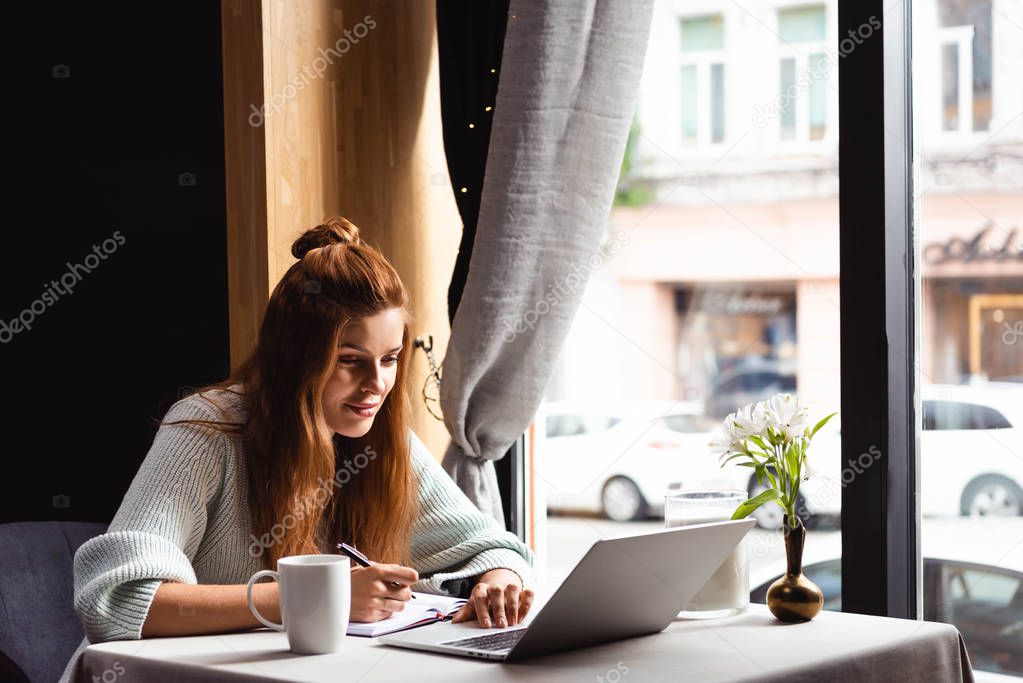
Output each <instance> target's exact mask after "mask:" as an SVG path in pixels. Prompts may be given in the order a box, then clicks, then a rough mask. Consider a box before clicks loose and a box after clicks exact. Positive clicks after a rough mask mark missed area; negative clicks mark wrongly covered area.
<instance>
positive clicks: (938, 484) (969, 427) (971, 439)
mask: <svg viewBox="0 0 1023 683" xmlns="http://www.w3.org/2000/svg"><path fill="white" fill-rule="evenodd" d="M921 398H922V400H921V405H922V409H923V410H922V413H923V415H922V426H923V431H922V434H921V439H920V482H921V483H920V505H921V511H922V514H924V515H925V516H928V517H937V516H958V515H964V516H973V517H985V516H1009V517H1016V516H1019V515H1021V514H1023V387H1020V386H1018V385H1015V384H1012V383H999V382H990V383H987V384H983V385H976V384H971V385H967V386H959V385H939V384H932V385H925V386H924V387H923V388H922V390H921ZM879 455H880V449H879V448H877V449H875V450H874V451H868V452H867V453H865V454H862V457H860V458H857V462H856V463H853V464H850V463H849V459H848V458H846V459H844V460H843V458H842V450H841V422H840V419H839V418H836V419H834V420H832V421H831V422H830V423H829V424H828V425H827V426H826V427H825V428H824V429H823V430H822V431H821V432H819V433H818V434H817V436H816V437H815V438H814V441H813V444H812V445H811V447H810V451H809V458H808V472H807V474H808V477H809V478H808V479H807V480H806V481H804V482H803V484H802V486H801V487H800V501H799V503H797V507H800V508H802V509H803V510H804V516H805V517H806V518H808V521H809V522H810V524H809V525H808V526H812V523H813V522H814V521H815V520H817V519H820V518H822V517H830V516H835V515H838V514H839V512H840V508H841V494H842V489H843V488H844V485H845V484H846V483H848V482H849V481H852V479H853V478H855V477H856V476H858V474H859V472H860V471H862V470H863V469H865V468H866V467H870V466H871V463H872V462H876V457H875V458H874V459H872V458H871V457H870V456H879ZM743 475H745V482H746V487H747V488H748V490H749V492H750V495H755V494H757V493H759V492H760V491H762V490H763V487H762V486H760V485H757V483H756V481H755V479H754V478H753V477H752V476H750V475H749V473H748V472H745V471H744V472H742V473H739V474H733V475H727V474H719V475H717V476H716V477H715V478H714V479H711V480H708V481H706V482H699V483H697V484H696V485H697V486H699V485H706V486H712V485H728V486H730V487H732V488H734V487H740V488H741V487H742V485H743ZM754 516H755V517H756V518H757V522H758V524H759V526H761V527H762V528H777V527H778V526H780V524H781V509H780V508H779V507H778V506H777V505H765V506H762V507H761V508H760V509H759V510H757V512H756V513H755V515H754Z"/></svg>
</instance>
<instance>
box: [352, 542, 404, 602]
mask: <svg viewBox="0 0 1023 683" xmlns="http://www.w3.org/2000/svg"><path fill="white" fill-rule="evenodd" d="M337 550H338V552H339V553H341V554H343V555H347V556H348V557H350V558H352V559H353V560H354V561H355V562H356V563H357V564H358V565H359V566H360V567H369V566H371V565H372V564H373V563H372V562H370V561H369V558H368V557H366V556H365V555H363V554H362V553H360V552H359V551H358V550H356V549H355V548H353V547H352V546H350V545H348V544H347V543H338V544H337ZM391 585H392V586H401V584H400V583H398V582H397V581H391ZM412 599H413V600H415V599H416V596H415V593H413V594H412Z"/></svg>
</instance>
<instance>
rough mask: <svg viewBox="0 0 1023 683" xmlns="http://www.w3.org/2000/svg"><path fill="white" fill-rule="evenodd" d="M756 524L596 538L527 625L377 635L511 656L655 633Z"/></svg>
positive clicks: (394, 641)
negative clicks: (498, 628) (597, 539)
mask: <svg viewBox="0 0 1023 683" xmlns="http://www.w3.org/2000/svg"><path fill="white" fill-rule="evenodd" d="M754 524H755V521H754V520H753V519H741V520H736V521H727V522H710V523H706V524H695V525H692V526H686V527H679V528H675V529H665V530H663V531H656V532H653V533H649V534H643V535H639V536H626V537H622V538H613V539H606V540H602V541H597V542H596V543H594V544H593V547H591V548H590V549H589V551H588V552H587V553H586V555H585V556H584V557H583V558H582V559H581V560H580V561H579V564H577V565H576V566H575V569H573V570H572V573H571V574H569V575H568V578H566V579H565V581H564V582H563V583H562V584H561V586H559V587H558V589H557V590H556V591H555V592H554V594H553V595H552V596H551V597H550V600H548V601H547V603H546V604H545V605H544V606H543V607H542V608H540V610H539V611H537V612H536V614H535V615H534V616H533V618H532V619H531V620H529V622H528V624H527V625H525V626H523V625H515V626H511V627H508V628H506V629H501V630H496V629H480V628H478V627H476V626H475V625H474V624H467V625H463V624H450V623H442V624H435V625H432V626H425V627H422V628H416V629H412V630H409V631H401V632H399V633H393V634H390V635H386V636H382V637H381V638H379V641H380V642H381V643H385V644H387V645H392V646H395V647H406V648H411V649H413V650H426V651H428V652H441V653H445V654H452V655H461V656H463V657H478V658H482V659H491V660H498V661H506V662H511V661H516V660H521V659H527V658H529V657H537V656H539V655H545V654H550V653H554V652H561V651H564V650H573V649H576V648H581V647H587V646H590V645H597V644H599V643H606V642H610V641H614V640H623V639H625V638H633V637H636V636H642V635H647V634H650V633H657V632H659V631H663V630H664V629H665V628H667V626H668V624H670V623H671V621H672V619H674V618H675V615H677V614H678V613H679V611H680V610H682V608H683V607H685V605H686V604H687V603H688V602H689V601H690V600H691V599H692V598H693V597H694V596H695V595H696V593H697V592H698V591H699V590H700V588H702V587H703V584H704V583H706V581H707V579H709V578H710V576H711V574H713V573H714V571H715V570H716V569H717V568H718V567H719V566H721V563H722V562H723V561H724V560H725V558H726V557H727V556H728V554H729V553H731V552H732V550H733V549H734V548H735V546H736V545H737V544H738V543H739V541H741V540H742V538H743V536H745V535H746V533H747V532H748V531H749V530H750V529H751V528H753V525H754Z"/></svg>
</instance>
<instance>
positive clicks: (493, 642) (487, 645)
mask: <svg viewBox="0 0 1023 683" xmlns="http://www.w3.org/2000/svg"><path fill="white" fill-rule="evenodd" d="M525 632H526V629H524V628H517V629H515V630H513V631H500V632H498V633H488V634H486V635H483V636H472V637H470V638H460V639H458V640H449V641H447V642H445V643H441V645H453V646H454V647H462V648H466V649H470V650H486V651H487V652H500V651H501V650H510V649H512V647H513V646H514V645H515V643H517V642H519V639H520V638H522V634H524V633H525Z"/></svg>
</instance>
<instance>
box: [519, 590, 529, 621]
mask: <svg viewBox="0 0 1023 683" xmlns="http://www.w3.org/2000/svg"><path fill="white" fill-rule="evenodd" d="M532 606H533V591H531V590H529V589H528V588H526V589H524V590H523V591H522V594H521V595H520V596H519V613H518V616H517V617H516V620H517V621H516V623H519V624H521V623H522V620H523V619H525V618H526V615H527V614H529V608H530V607H532Z"/></svg>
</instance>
